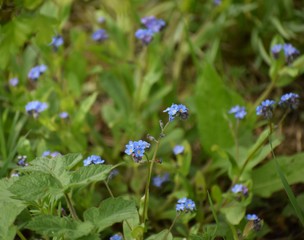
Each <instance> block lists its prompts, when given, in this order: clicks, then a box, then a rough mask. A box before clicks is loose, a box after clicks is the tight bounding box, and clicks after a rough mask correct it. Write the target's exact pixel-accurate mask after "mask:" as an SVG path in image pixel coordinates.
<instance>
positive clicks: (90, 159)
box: [83, 155, 105, 166]
mask: <svg viewBox="0 0 304 240" xmlns="http://www.w3.org/2000/svg"><path fill="white" fill-rule="evenodd" d="M104 162H105V161H104V160H103V159H101V157H100V156H97V155H91V156H89V157H87V158H86V159H85V160H83V165H84V166H89V165H91V164H103V163H104Z"/></svg>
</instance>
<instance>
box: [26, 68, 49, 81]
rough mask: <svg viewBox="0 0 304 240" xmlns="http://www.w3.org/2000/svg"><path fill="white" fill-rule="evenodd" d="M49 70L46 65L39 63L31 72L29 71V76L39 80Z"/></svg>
mask: <svg viewBox="0 0 304 240" xmlns="http://www.w3.org/2000/svg"><path fill="white" fill-rule="evenodd" d="M46 70H47V67H46V66H45V65H43V64H42V65H38V66H35V67H33V68H32V69H31V70H30V71H29V73H28V75H27V76H28V78H29V79H31V80H34V81H35V80H37V79H38V78H39V77H40V76H41V75H42V74H43V73H44V72H45V71H46Z"/></svg>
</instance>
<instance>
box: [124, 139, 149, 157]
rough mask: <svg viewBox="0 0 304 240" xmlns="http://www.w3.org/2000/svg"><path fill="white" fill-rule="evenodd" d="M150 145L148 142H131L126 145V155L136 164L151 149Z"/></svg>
mask: <svg viewBox="0 0 304 240" xmlns="http://www.w3.org/2000/svg"><path fill="white" fill-rule="evenodd" d="M149 147H150V144H149V143H147V142H146V141H143V140H139V141H129V143H128V144H127V145H126V149H125V153H126V154H128V155H130V156H132V158H133V160H134V161H135V162H139V161H140V160H141V159H142V157H143V156H144V153H145V149H146V148H149Z"/></svg>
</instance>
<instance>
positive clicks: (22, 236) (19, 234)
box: [17, 229, 26, 240]
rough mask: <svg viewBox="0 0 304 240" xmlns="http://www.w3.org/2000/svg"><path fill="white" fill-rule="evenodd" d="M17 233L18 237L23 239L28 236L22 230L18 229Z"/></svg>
mask: <svg viewBox="0 0 304 240" xmlns="http://www.w3.org/2000/svg"><path fill="white" fill-rule="evenodd" d="M17 235H18V237H20V239H21V240H26V237H25V236H24V235H23V234H22V232H20V230H19V229H18V230H17Z"/></svg>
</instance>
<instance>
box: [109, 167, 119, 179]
mask: <svg viewBox="0 0 304 240" xmlns="http://www.w3.org/2000/svg"><path fill="white" fill-rule="evenodd" d="M118 174H119V171H118V170H117V169H114V170H112V171H111V172H110V174H109V177H108V178H109V179H112V178H114V177H115V176H117V175H118Z"/></svg>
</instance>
